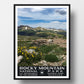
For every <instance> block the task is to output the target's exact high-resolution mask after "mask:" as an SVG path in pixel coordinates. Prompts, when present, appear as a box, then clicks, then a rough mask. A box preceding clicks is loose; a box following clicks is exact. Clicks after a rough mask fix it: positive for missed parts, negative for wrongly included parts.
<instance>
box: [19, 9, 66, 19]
mask: <svg viewBox="0 0 84 84" xmlns="http://www.w3.org/2000/svg"><path fill="white" fill-rule="evenodd" d="M56 10H57V12H56ZM60 10H61V11H60ZM18 16H21V17H31V18H33V19H34V20H65V19H66V14H65V12H64V11H63V10H62V9H58V8H19V9H18Z"/></svg>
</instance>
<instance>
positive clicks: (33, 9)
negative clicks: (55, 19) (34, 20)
mask: <svg viewBox="0 0 84 84" xmlns="http://www.w3.org/2000/svg"><path fill="white" fill-rule="evenodd" d="M42 10H45V9H44V8H32V9H31V11H32V12H37V11H42Z"/></svg>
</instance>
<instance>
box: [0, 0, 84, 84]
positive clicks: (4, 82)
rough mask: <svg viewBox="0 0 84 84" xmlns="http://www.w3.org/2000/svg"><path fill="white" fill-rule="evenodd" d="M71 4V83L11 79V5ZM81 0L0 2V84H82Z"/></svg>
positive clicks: (83, 14) (83, 34)
mask: <svg viewBox="0 0 84 84" xmlns="http://www.w3.org/2000/svg"><path fill="white" fill-rule="evenodd" d="M29 3H31V4H33V3H34V4H35V3H39V4H48V3H49V4H53V3H54V4H58V3H59V4H63V3H64V4H65V3H69V4H71V23H72V24H71V47H72V48H71V80H25V81H22V80H13V33H14V30H13V4H29ZM83 8H84V2H83V0H1V2H0V83H1V84H45V83H46V84H51V83H52V84H83V80H84V9H83Z"/></svg>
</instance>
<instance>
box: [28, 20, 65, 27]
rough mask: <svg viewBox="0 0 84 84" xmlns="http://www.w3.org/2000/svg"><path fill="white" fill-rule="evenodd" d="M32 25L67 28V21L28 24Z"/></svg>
mask: <svg viewBox="0 0 84 84" xmlns="http://www.w3.org/2000/svg"><path fill="white" fill-rule="evenodd" d="M27 25H29V26H31V27H39V26H40V27H43V28H56V29H66V22H59V21H52V22H50V23H37V24H27Z"/></svg>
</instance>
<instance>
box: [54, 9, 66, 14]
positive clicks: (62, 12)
mask: <svg viewBox="0 0 84 84" xmlns="http://www.w3.org/2000/svg"><path fill="white" fill-rule="evenodd" d="M56 12H57V13H59V14H61V15H65V14H66V10H65V9H60V10H56Z"/></svg>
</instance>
